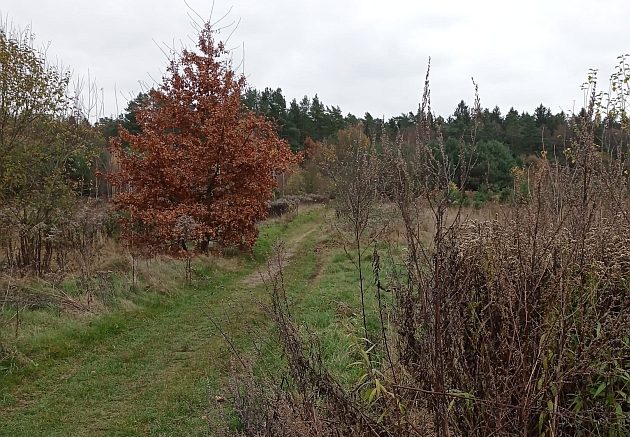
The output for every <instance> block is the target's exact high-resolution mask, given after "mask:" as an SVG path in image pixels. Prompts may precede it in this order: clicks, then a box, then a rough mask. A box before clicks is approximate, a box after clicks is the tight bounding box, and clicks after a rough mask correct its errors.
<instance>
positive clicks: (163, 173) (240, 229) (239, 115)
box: [110, 26, 296, 254]
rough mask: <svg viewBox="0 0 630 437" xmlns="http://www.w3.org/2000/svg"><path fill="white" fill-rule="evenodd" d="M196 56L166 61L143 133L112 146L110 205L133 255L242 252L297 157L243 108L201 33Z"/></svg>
mask: <svg viewBox="0 0 630 437" xmlns="http://www.w3.org/2000/svg"><path fill="white" fill-rule="evenodd" d="M198 49H199V50H198V51H191V50H184V51H183V52H182V53H181V56H180V57H179V58H178V59H175V60H173V61H172V62H171V63H170V65H169V67H168V70H167V74H166V76H165V78H164V80H163V83H162V85H161V86H160V87H159V88H158V89H154V90H152V91H151V92H150V94H149V96H150V98H149V102H148V104H146V105H145V106H144V107H142V108H140V109H139V110H138V112H137V119H138V121H139V123H140V125H141V127H142V132H141V133H140V134H137V135H133V134H131V133H129V132H128V131H126V130H124V129H123V130H122V131H121V133H120V135H119V137H118V138H116V139H115V140H114V141H113V143H112V147H113V150H114V153H115V156H116V157H117V160H118V165H119V167H120V170H119V171H118V172H117V173H115V174H112V175H110V178H111V180H112V181H113V182H114V183H115V184H116V185H117V186H118V187H119V190H120V192H119V194H118V195H117V196H116V197H115V199H114V203H115V205H116V207H117V209H118V210H119V211H121V212H122V219H121V225H122V228H123V233H124V237H125V238H126V239H127V241H129V242H130V243H131V244H132V245H133V246H134V247H135V248H136V249H140V248H141V249H144V250H145V251H149V252H152V253H171V254H181V253H182V252H183V251H185V250H187V249H189V248H190V246H191V243H192V244H193V245H194V246H195V247H197V248H204V247H206V246H207V244H208V243H209V242H212V241H214V242H217V243H219V244H221V245H226V246H230V245H235V246H239V247H241V248H250V247H251V246H252V245H253V244H254V242H255V240H256V236H257V229H256V223H257V222H258V221H259V220H261V219H263V218H264V217H265V216H266V213H267V202H268V201H269V199H270V197H271V195H272V190H273V187H274V174H275V173H277V172H282V171H284V170H286V168H287V167H288V166H289V165H290V164H291V163H293V162H295V160H296V157H295V156H294V155H292V153H291V151H290V149H289V146H288V144H287V143H286V142H285V141H283V140H280V139H279V138H278V136H277V134H276V132H275V130H274V126H273V125H272V124H271V123H270V122H268V121H267V120H265V119H263V118H261V117H260V116H257V115H255V114H253V113H251V112H249V111H247V110H246V109H245V108H244V107H243V106H242V105H241V93H242V91H243V89H244V86H245V79H244V77H242V76H240V75H237V74H236V73H235V72H234V71H233V70H232V68H231V64H230V63H229V62H228V61H226V60H225V59H226V54H227V52H226V50H225V48H224V46H223V44H222V43H219V44H216V45H215V42H214V39H213V31H212V29H210V27H209V26H207V27H206V28H205V29H204V30H203V31H202V32H201V34H200V36H199V44H198Z"/></svg>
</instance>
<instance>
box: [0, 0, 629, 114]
mask: <svg viewBox="0 0 630 437" xmlns="http://www.w3.org/2000/svg"><path fill="white" fill-rule="evenodd" d="M188 4H189V5H191V7H192V8H193V9H194V10H195V11H196V12H198V13H199V14H200V15H202V16H203V17H204V18H206V17H209V16H210V11H211V6H212V1H211V0H189V1H188ZM230 7H231V8H232V9H231V12H230V14H229V15H228V17H227V18H226V19H225V20H224V21H223V22H222V23H221V24H223V25H227V24H230V23H231V22H232V21H235V20H238V19H240V20H241V21H240V25H239V27H238V29H237V30H236V31H235V33H234V34H233V35H232V37H231V39H230V46H234V47H236V49H235V51H234V59H235V64H238V63H239V62H240V61H241V58H242V49H241V47H242V44H243V43H244V45H245V74H246V76H247V79H248V82H249V84H250V85H252V86H254V87H256V88H259V89H263V88H265V87H272V88H277V87H280V88H282V90H283V93H284V95H285V97H286V98H287V100H290V99H291V98H294V97H295V98H297V99H298V100H300V98H301V97H302V96H304V95H305V94H307V95H309V96H312V95H314V94H315V93H318V94H319V96H320V98H321V99H322V100H323V102H324V103H325V104H327V105H339V106H340V107H341V109H342V110H343V112H344V113H347V112H352V113H353V114H355V115H358V116H362V115H363V114H364V113H365V112H366V111H369V112H370V113H371V114H372V115H373V116H383V115H384V116H386V117H389V116H392V115H397V114H399V113H401V112H408V111H415V110H416V109H417V106H418V100H419V96H420V94H421V88H422V85H423V80H424V74H425V70H426V64H427V60H428V58H429V56H431V58H432V69H431V82H432V87H431V88H432V102H433V109H434V111H435V112H436V113H438V114H441V115H448V114H451V113H452V112H453V110H454V108H455V106H456V105H457V103H458V102H459V101H460V100H461V99H464V100H466V101H467V102H469V103H470V102H472V100H473V86H472V83H471V77H474V79H475V81H476V82H477V84H478V85H479V90H480V96H481V103H482V106H484V107H490V108H492V107H494V106H495V105H498V106H499V107H500V108H501V109H502V111H503V113H505V112H506V111H507V110H508V109H509V108H510V107H511V106H514V107H515V108H516V109H518V110H519V111H528V112H532V111H533V109H534V108H535V107H536V106H538V104H540V103H544V104H545V105H546V106H548V107H551V109H552V110H553V111H554V112H558V111H559V110H560V109H563V110H565V111H570V110H571V109H572V108H573V106H574V105H575V106H576V108H579V106H580V105H581V104H582V101H583V97H582V93H581V91H580V84H581V83H582V82H584V80H585V78H586V76H587V73H588V70H589V68H598V69H599V70H600V76H601V79H607V77H608V76H609V75H610V73H611V72H612V70H613V67H614V66H615V65H616V62H617V59H616V58H617V56H619V55H621V54H623V53H628V52H630V25H629V23H630V1H628V0H600V1H593V0H589V1H582V0H571V1H565V0H544V1H540V0H529V1H520V2H516V1H506V0H503V1H479V0H478V1H470V0H458V1H454V0H453V1H449V0H441V1H435V0H434V1H430V2H429V1H421V0H415V1H413V0H410V1H402V0H388V1H371V0H363V1H358V0H356V1H355V0H350V1H342V0H336V1H333V0H317V1H296V0H216V2H215V8H214V14H213V19H218V18H219V17H221V16H222V15H223V14H225V13H226V12H227V11H228V10H229V8H230ZM0 13H1V14H2V16H3V17H4V19H7V18H8V21H9V22H10V23H11V22H12V23H13V25H14V26H17V27H21V28H24V27H26V26H31V27H32V30H33V31H34V33H35V35H36V38H37V42H38V43H48V42H50V43H51V44H50V48H49V52H48V53H49V54H50V55H51V56H52V57H54V58H58V59H60V60H62V61H63V63H64V65H66V66H70V67H72V69H73V71H74V72H75V75H78V76H82V77H87V73H88V70H89V72H90V77H91V78H92V79H94V78H96V81H97V83H98V87H99V88H102V89H103V94H104V100H105V112H106V114H113V113H116V108H117V106H118V109H119V110H122V109H123V108H124V107H125V106H126V100H127V99H128V97H129V95H135V94H137V93H138V92H139V91H141V90H142V87H141V84H140V82H142V83H147V84H149V85H150V84H152V83H153V80H152V79H151V78H152V77H153V78H155V79H158V80H159V79H160V77H161V75H162V72H163V71H164V65H165V57H164V55H163V53H162V52H161V51H160V49H159V48H158V47H157V46H156V44H155V43H154V41H157V42H160V43H167V44H169V45H172V44H173V41H175V43H176V44H180V41H181V42H183V43H185V44H188V45H192V42H191V41H190V40H189V37H191V36H192V37H194V34H195V31H194V29H193V27H192V25H191V24H190V21H191V19H190V18H189V16H188V14H189V13H191V11H190V10H189V9H188V7H187V6H186V4H185V3H184V1H183V0H151V1H149V0H126V1H123V0H109V1H100V2H94V1H88V0H37V1H33V0H3V1H2V3H1V4H0ZM191 14H192V13H191ZM224 35H225V36H227V34H224ZM601 82H602V84H603V83H604V82H606V80H602V81H601ZM115 89H116V90H118V99H117V100H118V103H116V99H115V94H116V93H115V92H114V90H115ZM123 96H124V97H123Z"/></svg>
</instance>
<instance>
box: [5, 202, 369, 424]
mask: <svg viewBox="0 0 630 437" xmlns="http://www.w3.org/2000/svg"><path fill="white" fill-rule="evenodd" d="M326 213H327V212H326V210H325V209H323V208H318V209H313V210H310V211H308V212H303V213H301V214H300V215H299V216H298V217H297V218H296V219H294V220H293V221H291V222H290V223H288V224H283V223H281V222H275V223H270V224H267V225H265V226H263V228H262V230H261V237H260V239H259V243H258V244H257V246H256V248H255V250H254V258H255V259H256V260H257V261H256V262H251V261H250V262H245V263H241V265H240V268H238V269H234V268H231V269H230V268H222V267H220V266H217V265H215V266H212V265H208V264H199V263H198V264H197V265H196V266H195V269H196V271H197V280H196V281H195V284H194V285H193V286H190V287H183V286H182V285H181V284H180V286H181V288H182V290H179V291H178V292H177V293H173V294H172V295H171V296H164V295H158V294H147V295H145V296H139V297H137V298H136V301H135V302H136V304H135V305H134V306H133V307H132V308H131V309H127V310H124V311H123V310H120V311H114V312H110V313H108V314H106V315H103V316H100V317H98V318H96V319H93V320H91V321H82V322H81V321H79V322H76V321H73V322H72V323H69V324H67V325H63V324H62V325H60V326H58V327H55V328H54V329H51V331H50V332H43V333H39V334H37V335H31V336H30V337H29V338H27V339H25V340H23V341H22V343H21V344H19V346H20V349H21V350H24V351H26V352H27V355H28V356H29V357H30V358H32V359H33V361H34V364H32V365H27V366H25V367H23V368H20V369H18V370H17V371H13V372H11V373H8V374H7V373H4V374H3V373H0V435H10V436H38V435H46V436H48V435H51V436H52V435H72V436H83V435H90V436H132V435H155V436H179V435H186V436H187V435H209V434H210V435H211V434H212V431H211V430H212V429H216V428H217V427H216V426H213V423H214V422H215V421H218V420H225V419H222V418H220V416H219V414H218V410H219V409H220V408H219V406H218V405H217V404H216V403H215V401H214V395H215V394H221V393H223V390H222V389H223V386H224V385H225V384H226V382H227V378H228V377H229V373H230V371H231V367H230V366H231V364H230V363H231V361H233V360H232V359H231V358H232V354H231V351H230V348H229V346H228V345H227V343H226V342H225V340H224V339H223V337H222V336H221V335H219V333H218V332H217V330H216V329H214V327H213V324H212V323H211V322H210V317H212V319H213V320H215V321H216V322H217V323H219V324H220V326H221V329H222V330H223V331H224V332H225V333H227V335H229V337H230V339H231V340H232V341H233V343H234V344H235V345H236V347H237V348H238V349H239V350H240V351H243V353H244V354H247V353H248V350H251V341H252V333H255V336H256V337H257V338H258V340H261V339H262V340H264V339H266V338H269V336H270V335H273V333H272V328H271V325H270V323H269V321H268V320H267V318H266V317H265V316H264V314H263V312H262V311H261V310H260V308H259V306H258V301H259V300H261V299H265V297H266V294H265V290H264V285H263V284H261V283H259V282H257V281H254V282H252V281H251V278H252V276H254V275H255V271H256V270H257V269H258V268H260V267H261V266H262V265H264V262H263V260H264V258H265V257H266V256H267V255H268V254H269V252H270V249H271V246H272V244H273V241H275V240H277V239H279V238H281V239H283V240H285V241H286V242H287V247H288V249H289V252H290V254H291V259H290V261H289V262H288V265H287V266H286V268H285V278H286V282H287V286H288V292H289V296H290V300H291V302H292V305H293V306H294V308H295V314H296V316H297V318H299V319H300V320H301V321H304V322H306V323H308V325H309V326H311V327H312V328H313V329H315V330H317V331H318V333H319V334H320V338H321V341H322V347H323V351H324V353H325V354H326V359H327V360H328V361H329V362H330V364H331V365H332V368H333V370H334V371H335V373H338V375H340V376H341V377H344V378H346V379H347V382H352V378H353V375H352V372H348V363H349V360H351V359H352V357H351V356H350V355H351V353H350V351H351V348H352V345H353V342H354V339H356V335H354V334H356V332H357V327H358V326H359V317H358V315H357V314H358V310H357V308H358V302H359V300H358V294H357V293H356V274H355V271H354V267H353V265H352V264H351V263H350V262H349V261H348V260H347V259H346V258H345V256H344V255H343V251H341V250H340V249H339V248H338V247H335V245H334V244H333V245H331V244H330V241H329V240H327V237H326V232H325V226H324V222H325V219H326V218H325V215H326ZM206 277H207V279H204V278H206ZM270 343H271V344H273V343H274V342H270ZM261 360H262V361H263V362H262V363H261V364H258V366H259V367H260V366H262V367H263V368H264V367H267V368H269V369H270V368H272V367H274V366H276V365H278V349H277V346H275V347H273V346H272V347H271V349H270V350H268V351H267V352H266V353H265V354H264V355H263V356H262V357H261Z"/></svg>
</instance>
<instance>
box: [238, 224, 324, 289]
mask: <svg viewBox="0 0 630 437" xmlns="http://www.w3.org/2000/svg"><path fill="white" fill-rule="evenodd" d="M316 230H317V227H315V228H312V229H309V230H307V231H306V232H303V233H302V234H300V235H298V236H297V237H296V238H294V239H292V240H291V241H289V242H285V243H284V250H283V251H282V252H280V253H279V254H272V255H271V257H270V258H269V259H268V260H267V263H266V265H263V266H261V267H260V268H259V269H258V270H257V271H256V272H254V273H252V274H250V275H248V276H246V277H245V278H243V281H242V282H241V284H242V285H244V286H245V287H251V288H253V287H257V286H259V285H262V284H265V283H267V282H269V280H270V279H271V278H273V277H275V276H276V275H277V274H278V272H279V271H280V269H283V268H284V267H286V266H287V265H288V264H289V262H291V259H292V258H293V257H294V256H295V251H296V249H297V248H298V247H299V245H300V243H301V242H302V241H303V240H304V239H306V238H307V237H308V236H309V235H311V234H312V233H313V232H315V231H316Z"/></svg>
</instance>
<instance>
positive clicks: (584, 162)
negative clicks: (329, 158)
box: [272, 76, 630, 436]
mask: <svg viewBox="0 0 630 437" xmlns="http://www.w3.org/2000/svg"><path fill="white" fill-rule="evenodd" d="M625 83H627V82H625ZM589 91H591V92H590V94H589V95H588V97H589V101H590V104H589V106H588V107H587V108H586V110H585V111H584V112H583V114H582V115H581V117H580V118H576V119H575V122H574V126H573V127H574V130H575V133H574V135H573V138H574V140H573V143H572V144H570V147H569V148H567V149H566V150H564V151H562V152H560V153H562V156H549V154H548V153H546V152H543V153H542V154H541V156H540V157H539V158H538V159H537V160H536V161H535V162H534V163H533V164H532V165H531V166H529V167H528V168H524V169H515V170H514V176H515V190H514V196H513V199H512V200H513V201H512V203H511V204H510V205H507V206H505V207H504V208H502V209H501V210H500V212H499V213H497V215H496V217H495V218H494V219H493V220H470V219H467V218H466V217H465V216H464V215H463V214H462V210H461V208H460V209H455V210H453V208H452V207H451V206H449V205H450V202H449V196H450V195H451V193H452V191H453V190H454V189H456V188H459V187H457V186H456V185H454V182H453V181H458V183H459V184H461V185H463V184H465V182H466V178H467V174H468V170H469V169H470V168H471V166H473V165H474V158H470V157H472V156H473V154H472V153H470V150H467V148H469V147H471V146H470V145H469V144H466V143H465V142H464V141H462V143H461V152H460V158H461V157H469V158H468V161H466V159H460V160H459V164H458V166H455V165H454V164H452V163H451V162H449V161H448V158H447V156H446V153H445V152H444V144H443V141H442V138H441V135H440V129H439V126H437V125H435V123H434V121H433V120H432V117H431V112H430V99H429V88H428V76H427V82H426V87H425V93H424V97H423V102H422V104H421V106H420V111H419V116H418V123H417V125H416V129H417V131H416V137H415V139H414V141H412V142H405V141H403V140H402V138H399V139H398V140H397V141H396V142H394V143H392V144H389V143H386V144H385V150H384V152H383V156H382V158H383V161H382V163H381V164H380V168H381V170H382V171H381V178H380V190H381V192H382V193H383V194H385V195H386V196H387V197H388V198H389V199H390V200H391V201H393V202H394V203H395V205H396V207H397V209H398V211H399V214H400V221H401V223H402V228H403V229H404V234H405V241H406V244H405V248H406V251H405V253H406V255H405V256H404V259H402V260H401V259H400V258H397V257H396V256H392V259H391V260H390V261H389V262H390V264H393V266H390V267H391V268H388V269H387V271H388V272H389V274H388V275H384V274H382V272H381V269H382V266H381V262H380V259H379V256H378V253H377V252H376V251H375V253H374V255H373V261H374V271H375V277H376V281H377V282H376V285H377V296H378V304H379V308H378V311H379V313H380V314H381V324H382V340H383V341H382V344H380V345H376V346H375V347H377V351H378V350H379V349H378V348H380V356H387V359H384V360H382V364H380V366H381V368H380V369H377V371H379V375H382V376H384V377H385V378H384V379H383V381H382V384H384V385H385V386H386V387H387V396H384V397H383V398H382V400H380V401H379V402H375V403H372V404H369V405H366V403H365V402H364V401H363V400H362V399H358V398H355V397H354V396H350V395H348V394H347V393H346V392H345V391H344V390H343V389H342V388H340V386H339V385H338V384H337V383H336V382H335V381H334V380H333V379H331V377H330V375H329V374H328V373H327V372H326V370H325V366H324V364H323V363H322V360H321V358H320V355H318V353H317V350H316V348H313V347H312V344H311V343H310V342H309V341H305V340H304V339H303V338H301V337H300V336H299V335H298V334H297V330H296V328H295V326H294V324H293V322H292V321H291V317H290V310H289V308H288V307H287V305H286V300H284V299H283V287H282V284H281V283H280V284H273V287H272V290H273V293H272V296H273V299H274V306H273V309H274V311H273V314H274V318H275V320H276V324H277V326H278V328H279V332H280V339H281V341H282V345H283V348H284V353H285V356H286V358H287V361H288V363H289V370H290V372H289V373H290V376H291V378H294V380H295V381H296V382H297V383H296V385H294V386H292V388H291V390H294V391H293V392H291V393H292V394H291V395H290V396H287V397H284V398H283V402H285V403H286V402H288V403H289V404H290V405H292V406H293V407H295V406H296V405H297V404H299V403H300V402H301V401H302V400H303V399H309V400H310V399H312V401H310V402H311V403H310V404H309V405H311V406H312V407H311V408H312V410H313V412H312V413H311V416H310V417H311V422H310V423H311V425H312V424H313V423H315V419H314V417H317V421H318V422H317V423H331V424H333V425H334V426H339V428H336V429H337V431H336V433H337V434H336V435H375V434H376V435H427V434H429V435H438V436H454V435H461V436H464V435H465V436H467V435H479V436H485V435H522V436H525V435H549V436H551V435H628V433H630V422H629V417H630V397H629V393H630V370H629V369H630V334H629V333H630V220H629V216H628V205H629V199H630V192H629V178H628V171H629V170H630V169H629V164H630V161H629V157H628V149H627V146H624V147H621V148H617V149H616V150H610V149H608V148H607V146H606V143H605V142H604V144H603V146H598V145H597V137H596V135H597V132H601V129H600V128H601V125H600V124H599V121H600V120H601V119H602V118H603V116H610V112H608V113H607V114H603V113H602V112H601V111H602V109H601V108H602V106H598V103H597V98H596V97H597V95H596V94H595V92H594V91H593V88H590V89H589ZM478 107H479V105H478V101H477V104H476V105H475V108H478ZM622 114H623V112H622ZM475 115H476V111H475V109H474V108H473V113H472V114H471V116H472V117H473V118H474V117H475ZM617 115H619V113H618V114H617ZM620 117H621V124H620V126H621V127H620V128H621V129H627V128H628V124H627V117H626V118H625V122H624V116H623V115H622V116H620ZM624 123H625V124H624ZM617 128H619V126H618V127H617ZM598 129H599V130H598ZM472 138H473V140H474V132H473V135H472ZM472 148H473V150H474V145H473V146H472ZM349 200H350V201H349V202H347V206H349V207H351V206H352V204H353V203H352V202H353V201H355V200H356V196H352V197H351V198H349ZM427 209H428V210H429V211H431V214H430V215H431V216H432V221H433V224H432V226H427V225H426V223H424V222H425V221H426V220H427V216H426V211H427ZM357 217H360V215H357ZM427 228H431V229H432V230H433V235H432V238H431V239H430V240H429V241H427V238H426V229H427ZM401 261H402V262H401ZM381 276H383V278H382V279H381ZM386 292H391V293H392V295H393V298H394V306H393V307H383V306H382V300H381V297H382V293H386ZM384 311H387V314H386V316H387V317H384V316H383V312H384ZM387 318H391V320H393V322H394V329H393V330H392V331H389V332H386V331H385V329H384V328H385V322H384V320H385V319H387ZM310 351H314V352H310ZM372 353H374V352H372ZM368 359H369V358H368ZM369 361H370V366H378V365H379V362H378V361H373V360H369ZM295 391H297V393H298V394H299V395H301V396H302V397H300V396H296V395H295ZM296 403H297V404H296ZM300 411H304V410H300ZM309 411H310V410H309ZM301 417H303V418H304V416H301ZM427 419H428V422H429V423H427ZM303 420H305V419H303ZM340 424H349V425H350V426H346V427H343V426H341V425H340ZM289 425H290V423H289ZM311 429H315V428H311ZM287 435H290V434H287ZM315 435H328V434H327V433H326V432H324V431H322V432H321V434H315Z"/></svg>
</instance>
